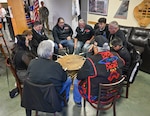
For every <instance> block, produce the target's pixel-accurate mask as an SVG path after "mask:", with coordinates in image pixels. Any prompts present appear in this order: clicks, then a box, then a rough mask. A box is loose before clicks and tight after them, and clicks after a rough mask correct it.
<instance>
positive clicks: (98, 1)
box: [89, 0, 109, 16]
mask: <svg viewBox="0 0 150 116" xmlns="http://www.w3.org/2000/svg"><path fill="white" fill-rule="evenodd" d="M108 1H109V0H89V13H92V14H100V15H105V16H106V15H107V12H108Z"/></svg>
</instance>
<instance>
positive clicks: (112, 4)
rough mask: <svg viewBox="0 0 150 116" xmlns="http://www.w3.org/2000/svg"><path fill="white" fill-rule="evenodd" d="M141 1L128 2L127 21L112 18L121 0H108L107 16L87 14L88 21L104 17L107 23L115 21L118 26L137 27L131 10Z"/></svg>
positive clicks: (132, 0)
mask: <svg viewBox="0 0 150 116" xmlns="http://www.w3.org/2000/svg"><path fill="white" fill-rule="evenodd" d="M142 1H143V0H130V2H129V9H128V16H127V19H118V18H114V15H115V14H116V12H117V10H118V8H119V7H120V5H121V3H122V0H109V6H108V15H107V16H101V15H94V14H89V13H88V17H87V18H88V21H93V22H97V20H98V19H99V18H100V17H106V18H107V23H109V22H111V21H113V20H115V21H118V23H119V24H120V25H124V26H133V27H139V25H138V22H137V21H136V19H135V18H134V15H133V10H134V8H135V7H136V6H137V5H139V4H140V3H141V2H142ZM147 28H150V25H148V26H147Z"/></svg>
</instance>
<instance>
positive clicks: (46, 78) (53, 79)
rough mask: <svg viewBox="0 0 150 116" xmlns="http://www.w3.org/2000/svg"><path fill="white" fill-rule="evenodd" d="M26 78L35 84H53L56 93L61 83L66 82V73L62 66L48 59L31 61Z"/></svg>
mask: <svg viewBox="0 0 150 116" xmlns="http://www.w3.org/2000/svg"><path fill="white" fill-rule="evenodd" d="M27 71H28V77H29V79H30V81H31V82H33V83H35V84H42V85H45V84H49V83H53V84H54V85H55V86H56V89H57V91H60V90H61V88H62V85H63V83H64V82H65V81H66V80H67V73H66V72H65V71H64V70H63V69H62V66H61V65H60V64H59V63H57V62H54V61H53V60H49V59H43V58H38V59H33V60H32V61H31V62H30V64H29V66H28V70H27Z"/></svg>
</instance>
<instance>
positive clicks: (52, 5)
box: [43, 0, 72, 29]
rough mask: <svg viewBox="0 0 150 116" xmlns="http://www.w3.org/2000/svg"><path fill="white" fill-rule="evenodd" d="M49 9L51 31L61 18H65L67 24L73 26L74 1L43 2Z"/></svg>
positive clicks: (46, 0) (47, 0)
mask: <svg viewBox="0 0 150 116" xmlns="http://www.w3.org/2000/svg"><path fill="white" fill-rule="evenodd" d="M43 1H44V3H45V6H46V7H47V8H48V10H49V12H50V15H49V24H50V29H52V27H53V26H54V25H55V24H56V22H57V19H58V18H59V17H63V18H64V19H65V22H66V23H67V24H69V25H71V21H72V0H43Z"/></svg>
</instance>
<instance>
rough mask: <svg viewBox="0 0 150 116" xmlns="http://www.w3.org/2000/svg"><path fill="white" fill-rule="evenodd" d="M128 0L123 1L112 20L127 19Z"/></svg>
mask: <svg viewBox="0 0 150 116" xmlns="http://www.w3.org/2000/svg"><path fill="white" fill-rule="evenodd" d="M128 7H129V0H123V1H122V3H121V5H120V7H119V9H118V10H117V12H116V14H115V16H114V18H120V19H127V15H128Z"/></svg>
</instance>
